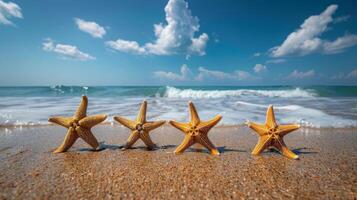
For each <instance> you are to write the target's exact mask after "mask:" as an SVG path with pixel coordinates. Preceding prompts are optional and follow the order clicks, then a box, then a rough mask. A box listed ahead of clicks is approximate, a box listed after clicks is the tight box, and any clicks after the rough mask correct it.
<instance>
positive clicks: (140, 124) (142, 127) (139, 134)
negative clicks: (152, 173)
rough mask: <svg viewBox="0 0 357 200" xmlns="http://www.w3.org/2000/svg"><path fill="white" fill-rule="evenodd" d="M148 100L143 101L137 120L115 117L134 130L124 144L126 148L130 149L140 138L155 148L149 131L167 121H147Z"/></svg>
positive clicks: (151, 147) (148, 145) (150, 147)
mask: <svg viewBox="0 0 357 200" xmlns="http://www.w3.org/2000/svg"><path fill="white" fill-rule="evenodd" d="M146 109H147V102H146V101H143V103H142V104H141V107H140V111H139V113H138V116H137V118H136V120H135V121H133V120H130V119H126V118H124V117H119V116H115V117H114V119H115V120H116V121H117V122H119V123H121V124H122V125H124V126H126V127H127V128H129V129H130V130H131V131H132V132H131V134H130V136H129V138H128V140H127V142H126V144H125V145H124V149H129V148H131V146H132V145H133V144H134V143H135V142H136V141H137V140H138V139H139V138H140V139H141V140H142V141H143V142H144V143H145V145H146V146H147V147H148V149H150V150H151V149H153V148H154V147H155V144H154V143H153V141H152V140H151V138H150V135H149V132H150V131H152V130H154V129H156V128H158V127H159V126H161V125H163V124H165V121H163V120H161V121H156V122H148V121H146Z"/></svg>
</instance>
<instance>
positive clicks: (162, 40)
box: [106, 0, 209, 56]
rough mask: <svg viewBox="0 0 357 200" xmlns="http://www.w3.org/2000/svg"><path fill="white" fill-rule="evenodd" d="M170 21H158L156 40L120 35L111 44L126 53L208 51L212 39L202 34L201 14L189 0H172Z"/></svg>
mask: <svg viewBox="0 0 357 200" xmlns="http://www.w3.org/2000/svg"><path fill="white" fill-rule="evenodd" d="M165 13H166V23H165V24H164V23H159V24H154V33H155V37H156V39H155V41H153V42H148V43H146V44H144V45H142V46H141V45H139V44H138V42H136V41H128V40H123V39H118V40H116V41H108V42H106V44H107V46H109V47H111V48H113V49H115V50H118V51H122V52H126V53H133V54H141V55H144V54H154V55H171V54H186V55H200V56H202V55H205V49H206V44H207V41H208V39H209V37H208V35H207V34H206V33H202V34H201V35H199V36H198V37H195V34H196V33H197V32H198V31H199V28H200V25H199V22H198V18H197V17H194V16H192V14H191V11H190V9H189V8H188V3H187V2H186V1H185V0H169V2H168V3H167V5H166V7H165Z"/></svg>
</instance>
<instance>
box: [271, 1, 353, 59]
mask: <svg viewBox="0 0 357 200" xmlns="http://www.w3.org/2000/svg"><path fill="white" fill-rule="evenodd" d="M337 8H338V6H337V5H330V6H328V7H327V8H326V10H325V11H323V12H322V13H321V14H320V15H313V16H310V17H309V18H307V19H306V20H305V21H304V23H303V24H302V25H301V26H300V28H299V29H297V30H296V31H294V32H292V33H290V35H289V36H288V37H287V38H286V39H285V41H284V42H283V43H282V44H281V45H280V46H276V47H274V48H272V49H271V50H270V51H271V56H273V57H283V56H288V55H307V54H310V53H314V52H322V53H326V54H331V53H339V52H342V51H343V50H344V49H346V48H348V47H351V46H354V45H356V44H357V36H356V35H349V34H347V35H344V36H341V37H339V38H337V39H336V40H334V41H327V40H323V39H321V38H320V36H321V35H322V33H324V32H325V31H327V30H328V25H329V24H330V23H331V22H334V19H333V17H332V15H333V14H334V13H335V12H336V10H337Z"/></svg>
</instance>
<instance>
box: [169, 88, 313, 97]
mask: <svg viewBox="0 0 357 200" xmlns="http://www.w3.org/2000/svg"><path fill="white" fill-rule="evenodd" d="M164 96H165V97H167V98H193V99H204V98H225V97H240V96H262V97H281V98H296V97H304V98H311V97H315V96H317V94H316V93H314V91H313V90H304V89H301V88H298V87H297V88H294V89H285V90H252V89H237V90H194V89H179V88H175V87H171V86H167V87H166V92H165V94H164Z"/></svg>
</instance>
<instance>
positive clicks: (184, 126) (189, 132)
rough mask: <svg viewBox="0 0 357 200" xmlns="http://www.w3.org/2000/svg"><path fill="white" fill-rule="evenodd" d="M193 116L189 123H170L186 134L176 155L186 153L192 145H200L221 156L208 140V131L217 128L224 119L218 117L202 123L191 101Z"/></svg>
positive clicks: (190, 107) (191, 113)
mask: <svg viewBox="0 0 357 200" xmlns="http://www.w3.org/2000/svg"><path fill="white" fill-rule="evenodd" d="M188 106H189V109H190V115H191V121H190V122H188V123H181V122H175V121H170V124H171V125H172V126H174V127H175V128H177V129H179V130H181V131H182V132H184V133H185V138H184V140H183V142H182V143H181V144H180V146H178V147H177V148H176V150H175V153H176V154H179V153H182V152H184V151H185V150H186V149H187V148H189V147H190V146H191V145H193V144H195V143H198V144H201V145H202V146H204V147H206V148H207V149H208V150H210V152H211V154H213V155H219V151H218V149H217V148H216V147H215V146H214V145H213V144H212V142H211V141H210V140H209V138H208V131H209V130H210V129H211V128H212V127H213V126H215V125H216V124H217V123H218V122H219V121H220V120H221V119H222V117H221V116H220V115H217V116H216V117H215V118H213V119H211V120H209V121H206V122H202V121H201V120H200V118H199V116H198V113H197V111H196V108H195V106H194V105H193V103H192V102H191V101H190V102H189V103H188Z"/></svg>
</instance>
